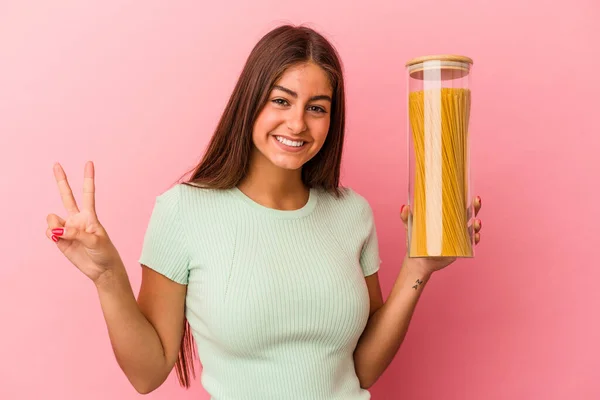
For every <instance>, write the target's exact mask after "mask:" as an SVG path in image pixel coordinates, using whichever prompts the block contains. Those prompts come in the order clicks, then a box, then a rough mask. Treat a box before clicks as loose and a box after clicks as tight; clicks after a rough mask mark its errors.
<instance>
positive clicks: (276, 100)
mask: <svg viewBox="0 0 600 400" xmlns="http://www.w3.org/2000/svg"><path fill="white" fill-rule="evenodd" d="M271 101H272V102H273V103H275V104H278V105H280V106H287V105H289V104H290V103H288V102H287V100H284V99H273V100H271Z"/></svg>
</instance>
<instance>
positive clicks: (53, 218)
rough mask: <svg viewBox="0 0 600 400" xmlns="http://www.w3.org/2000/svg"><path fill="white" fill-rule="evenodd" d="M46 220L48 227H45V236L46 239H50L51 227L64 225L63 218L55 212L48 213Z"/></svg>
mask: <svg viewBox="0 0 600 400" xmlns="http://www.w3.org/2000/svg"><path fill="white" fill-rule="evenodd" d="M46 222H47V223H48V228H47V229H46V237H47V238H48V239H52V229H55V228H61V227H63V226H65V220H64V219H62V218H61V217H59V216H58V215H56V214H48V216H47V217H46Z"/></svg>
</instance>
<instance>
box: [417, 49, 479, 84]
mask: <svg viewBox="0 0 600 400" xmlns="http://www.w3.org/2000/svg"><path fill="white" fill-rule="evenodd" d="M428 61H437V62H435V63H428ZM471 65H473V60H472V59H471V58H469V57H466V56H460V55H456V54H438V55H429V56H422V57H417V58H413V59H412V60H410V61H408V62H407V63H406V67H407V69H408V72H409V74H410V76H411V77H412V78H415V79H423V75H424V74H423V71H426V70H440V71H441V75H442V76H441V78H442V79H444V80H445V79H458V78H462V77H464V76H466V75H467V74H468V73H469V70H470V68H471Z"/></svg>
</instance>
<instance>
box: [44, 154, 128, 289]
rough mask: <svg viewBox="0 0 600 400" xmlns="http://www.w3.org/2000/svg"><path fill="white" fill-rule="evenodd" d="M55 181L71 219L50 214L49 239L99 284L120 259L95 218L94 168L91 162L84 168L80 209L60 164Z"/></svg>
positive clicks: (56, 166)
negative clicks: (103, 275)
mask: <svg viewBox="0 0 600 400" xmlns="http://www.w3.org/2000/svg"><path fill="white" fill-rule="evenodd" d="M54 177H55V178H56V183H57V185H58V190H59V192H60V196H61V198H62V201H63V205H64V206H65V209H66V211H67V214H68V215H67V217H66V219H63V218H61V217H59V216H58V215H56V214H49V215H48V217H47V222H48V229H47V230H46V236H47V237H48V238H49V239H52V240H54V241H55V242H56V245H57V247H58V249H59V250H60V251H61V252H62V253H63V254H64V255H65V257H67V259H68V260H69V261H71V263H73V265H75V266H76V267H77V268H78V269H79V270H80V271H81V272H83V273H84V274H85V275H86V276H87V277H88V278H90V279H91V280H92V281H94V282H96V281H97V279H98V278H99V277H100V276H101V275H102V274H103V273H104V272H106V271H107V270H109V269H110V268H111V267H113V266H114V265H116V263H119V262H121V259H120V256H119V253H118V252H117V250H116V248H115V247H114V246H113V244H112V242H111V240H110V238H109V237H108V234H107V233H106V230H105V229H104V228H103V227H102V225H101V224H100V221H98V217H97V215H96V207H95V185H94V164H93V162H91V161H88V162H87V163H86V164H85V171H84V179H83V204H82V207H81V209H80V208H79V207H78V206H77V203H76V202H75V198H74V197H73V192H72V191H71V187H70V186H69V183H68V181H67V176H66V174H65V172H64V170H63V169H62V167H61V165H60V164H59V163H56V164H55V165H54Z"/></svg>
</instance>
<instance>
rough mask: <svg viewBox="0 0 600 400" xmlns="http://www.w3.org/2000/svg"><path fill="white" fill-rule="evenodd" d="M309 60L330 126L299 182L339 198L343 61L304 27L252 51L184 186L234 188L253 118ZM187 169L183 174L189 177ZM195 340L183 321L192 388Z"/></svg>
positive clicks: (181, 364)
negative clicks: (322, 84)
mask: <svg viewBox="0 0 600 400" xmlns="http://www.w3.org/2000/svg"><path fill="white" fill-rule="evenodd" d="M304 62H312V63H314V64H316V65H318V66H320V67H321V68H323V70H324V71H325V72H326V74H327V76H328V78H329V81H330V84H331V87H332V89H333V96H332V104H331V114H330V125H329V132H328V134H327V138H326V139H325V142H324V144H323V147H322V148H321V150H320V151H319V152H318V153H317V154H316V155H315V156H314V157H313V158H312V159H311V160H309V161H308V162H307V163H306V164H304V165H303V166H302V181H303V183H304V184H305V185H306V186H307V187H319V188H322V189H324V190H326V191H328V192H330V193H332V194H334V195H335V196H337V197H339V196H340V195H341V194H342V192H341V191H340V182H339V180H340V167H341V160H342V149H343V144H344V127H345V97H344V78H343V71H342V64H341V60H340V58H339V55H338V53H337V51H336V49H335V48H334V47H333V46H332V44H331V43H330V42H329V41H328V40H327V39H325V37H323V36H322V35H321V34H319V33H318V32H316V31H315V30H313V29H311V28H308V27H306V26H292V25H283V26H279V27H277V28H275V29H273V30H271V31H270V32H268V33H267V34H266V35H265V36H263V37H262V38H261V39H260V40H259V41H258V43H257V44H256V46H255V47H254V49H253V50H252V51H251V53H250V55H249V56H248V59H247V61H246V64H245V65H244V68H243V70H242V72H241V74H240V77H239V79H238V81H237V84H236V86H235V88H234V89H233V93H232V94H231V97H230V98H229V101H228V103H227V106H226V107H225V110H224V112H223V114H222V116H221V119H220V120H219V123H218V125H217V127H216V129H215V131H214V134H213V136H212V138H211V140H210V142H209V144H208V148H207V150H206V152H205V154H204V156H203V158H202V160H201V162H200V163H199V164H198V165H197V166H196V167H194V168H193V169H192V170H191V171H188V172H187V173H189V172H192V175H191V177H190V178H189V179H188V180H187V181H186V182H183V184H187V185H190V186H201V187H208V188H213V189H229V188H232V187H234V186H236V185H237V184H238V183H239V182H240V181H241V180H242V179H243V178H244V177H245V175H246V174H247V172H248V169H249V166H250V155H251V152H252V149H253V143H252V130H253V126H254V122H255V121H256V118H257V116H258V114H259V113H260V111H261V110H262V108H263V107H264V106H265V104H266V102H267V99H268V96H269V94H270V92H271V90H272V88H273V86H274V85H275V83H276V82H277V80H278V79H279V78H280V77H281V75H282V74H283V73H284V72H285V70H286V69H287V68H289V67H291V66H293V65H295V64H298V63H304ZM187 173H186V175H187ZM193 358H196V357H195V353H194V341H193V336H192V333H191V329H190V326H189V323H188V322H187V320H186V322H185V329H184V335H183V338H182V343H181V348H180V351H179V358H178V360H177V364H176V371H177V376H178V378H179V383H180V384H181V385H182V386H184V387H186V388H187V387H189V386H190V374H192V375H193V376H194V377H195V372H194V366H193Z"/></svg>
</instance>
